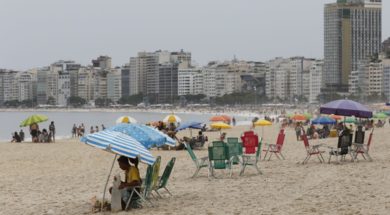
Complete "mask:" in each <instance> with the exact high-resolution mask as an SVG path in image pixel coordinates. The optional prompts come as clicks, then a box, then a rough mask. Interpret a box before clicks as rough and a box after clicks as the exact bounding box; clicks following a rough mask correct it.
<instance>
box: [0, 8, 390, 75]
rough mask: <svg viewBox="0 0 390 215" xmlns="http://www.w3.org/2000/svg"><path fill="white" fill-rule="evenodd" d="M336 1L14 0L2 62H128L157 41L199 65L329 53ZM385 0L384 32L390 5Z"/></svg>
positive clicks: (6, 16) (1, 11)
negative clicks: (327, 31) (327, 29)
mask: <svg viewBox="0 0 390 215" xmlns="http://www.w3.org/2000/svg"><path fill="white" fill-rule="evenodd" d="M335 1H336V0H321V1H310V0H302V1H299V2H293V3H292V2H291V1H278V2H250V1H239V2H238V1H230V0H229V1H213V2H206V1H196V2H185V3H183V2H181V1H177V0H168V1H164V2H156V1H149V2H127V1H116V2H109V3H108V2H103V1H88V0H86V1H83V2H78V1H66V2H65V1H56V3H52V2H50V1H47V0H38V1H34V2H23V1H7V2H3V3H2V6H1V7H0V24H1V26H2V27H3V32H4V33H3V34H1V35H0V41H1V43H2V48H1V49H0V59H1V60H0V68H7V69H17V70H26V69H30V68H36V67H41V66H44V65H48V64H50V63H53V62H55V61H57V60H60V59H63V60H75V61H76V62H78V63H81V64H84V65H86V64H91V62H90V59H91V58H93V57H94V56H99V55H109V56H111V57H112V59H113V65H114V66H121V65H123V64H125V63H128V62H129V59H130V57H133V56H136V55H137V53H138V52H139V51H154V50H158V49H162V50H180V49H184V50H186V51H190V52H191V53H192V55H193V57H192V58H193V59H194V60H195V61H196V62H198V63H199V64H200V65H204V64H206V63H207V62H208V61H212V60H228V59H232V58H233V56H237V58H238V59H245V60H257V61H266V60H269V59H272V58H274V57H278V56H281V57H291V56H305V57H313V58H323V10H324V4H325V3H332V2H335ZM281 2H282V3H284V4H281ZM22 3H23V7H21V6H22ZM382 4H383V18H382V20H383V25H382V26H383V29H382V30H383V31H382V39H383V40H385V39H386V38H388V37H389V36H390V29H389V28H388V27H387V28H386V26H389V24H388V21H387V20H390V17H389V15H388V14H387V13H386V11H388V8H389V6H390V5H387V4H386V2H383V3H382ZM109 6H110V7H109ZM187 8H190V9H187ZM308 8H309V9H308ZM281 13H283V15H281ZM102 14H103V15H102ZM145 14H146V16H144V17H143V16H142V15H145ZM232 14H236V16H232ZM200 15H201V16H200ZM308 17H309V18H308ZM270 20H271V21H270ZM172 23H173V24H172ZM126 26H129V27H128V29H126ZM153 33H154V34H153ZM286 35H287V36H288V37H286Z"/></svg>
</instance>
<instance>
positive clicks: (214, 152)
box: [208, 141, 230, 177]
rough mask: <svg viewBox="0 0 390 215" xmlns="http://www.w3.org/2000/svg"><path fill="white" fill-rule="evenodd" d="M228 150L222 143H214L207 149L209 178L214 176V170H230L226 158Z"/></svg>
mask: <svg viewBox="0 0 390 215" xmlns="http://www.w3.org/2000/svg"><path fill="white" fill-rule="evenodd" d="M227 149H228V148H227V147H226V144H225V143H224V142H222V141H214V142H213V143H212V146H210V147H209V148H208V153H209V177H210V176H213V177H215V175H214V170H216V169H228V168H230V163H229V158H228V150H227Z"/></svg>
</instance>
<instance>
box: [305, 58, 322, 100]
mask: <svg viewBox="0 0 390 215" xmlns="http://www.w3.org/2000/svg"><path fill="white" fill-rule="evenodd" d="M323 68H324V61H322V60H316V61H315V62H314V63H313V64H312V65H311V67H310V72H309V77H310V81H309V86H310V87H309V97H308V98H309V103H311V104H314V103H318V102H319V101H318V96H319V95H320V94H321V88H322V87H323Z"/></svg>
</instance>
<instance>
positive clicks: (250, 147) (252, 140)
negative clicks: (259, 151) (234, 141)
mask: <svg viewBox="0 0 390 215" xmlns="http://www.w3.org/2000/svg"><path fill="white" fill-rule="evenodd" d="M241 141H242V146H243V148H244V154H246V155H248V154H252V155H253V154H255V153H256V147H257V144H258V143H259V137H258V136H257V135H255V134H254V133H253V132H252V133H251V132H245V133H244V135H243V136H241Z"/></svg>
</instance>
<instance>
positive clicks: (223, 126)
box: [210, 122, 232, 133]
mask: <svg viewBox="0 0 390 215" xmlns="http://www.w3.org/2000/svg"><path fill="white" fill-rule="evenodd" d="M210 127H211V128H214V129H219V132H220V133H222V132H221V130H222V129H229V128H232V126H230V125H228V124H226V123H223V122H215V123H212V124H211V125H210Z"/></svg>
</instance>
